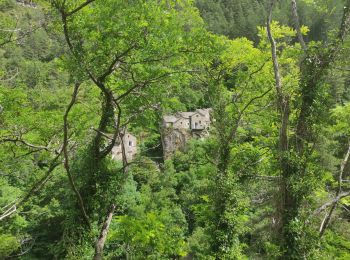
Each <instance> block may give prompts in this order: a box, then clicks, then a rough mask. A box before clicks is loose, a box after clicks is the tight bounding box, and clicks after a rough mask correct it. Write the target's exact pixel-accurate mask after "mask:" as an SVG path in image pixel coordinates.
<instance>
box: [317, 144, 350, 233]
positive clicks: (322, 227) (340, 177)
mask: <svg viewBox="0 0 350 260" xmlns="http://www.w3.org/2000/svg"><path fill="white" fill-rule="evenodd" d="M349 157H350V141H349V145H348V150H347V152H346V154H345V156H344V159H343V160H342V162H341V164H340V171H339V175H338V187H337V192H336V198H335V200H333V201H332V203H331V209H330V210H329V212H328V214H326V215H325V217H324V219H323V221H322V223H321V225H320V229H319V232H320V237H322V236H323V234H324V232H325V231H326V228H327V227H328V224H329V222H330V220H331V217H332V214H333V212H334V210H335V209H336V207H337V204H338V201H339V200H340V199H342V198H344V197H346V196H348V195H349V194H350V192H345V193H342V182H343V174H344V168H345V166H346V164H347V163H348V161H349Z"/></svg>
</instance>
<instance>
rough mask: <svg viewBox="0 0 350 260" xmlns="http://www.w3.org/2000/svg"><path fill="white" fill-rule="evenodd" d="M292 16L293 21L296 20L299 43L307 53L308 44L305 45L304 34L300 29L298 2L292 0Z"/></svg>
mask: <svg viewBox="0 0 350 260" xmlns="http://www.w3.org/2000/svg"><path fill="white" fill-rule="evenodd" d="M292 15H293V20H294V27H295V30H296V31H297V36H298V40H299V43H300V45H301V47H302V48H303V50H304V51H306V50H307V46H306V43H305V41H304V38H303V34H302V33H301V29H300V23H299V16H298V9H297V2H296V0H292Z"/></svg>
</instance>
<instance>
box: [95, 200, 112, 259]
mask: <svg viewBox="0 0 350 260" xmlns="http://www.w3.org/2000/svg"><path fill="white" fill-rule="evenodd" d="M114 211H115V205H114V204H113V205H112V206H111V209H110V211H109V212H108V215H107V217H106V220H105V222H104V223H103V226H102V229H101V233H100V236H99V238H98V239H97V241H96V243H95V255H94V260H102V259H103V248H104V246H105V242H106V238H107V234H108V230H109V225H110V224H111V222H112V217H113V214H114Z"/></svg>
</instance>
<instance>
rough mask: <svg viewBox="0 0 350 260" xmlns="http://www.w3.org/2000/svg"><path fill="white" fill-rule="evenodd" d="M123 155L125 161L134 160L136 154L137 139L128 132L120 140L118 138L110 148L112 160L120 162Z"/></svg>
mask: <svg viewBox="0 0 350 260" xmlns="http://www.w3.org/2000/svg"><path fill="white" fill-rule="evenodd" d="M123 153H125V158H126V160H127V161H131V160H133V159H134V158H135V155H136V153H137V139H136V137H135V136H133V135H132V134H130V133H129V132H127V131H126V132H125V133H124V134H123V137H122V138H118V139H117V140H116V143H115V145H114V147H113V148H112V159H114V160H118V161H122V160H123Z"/></svg>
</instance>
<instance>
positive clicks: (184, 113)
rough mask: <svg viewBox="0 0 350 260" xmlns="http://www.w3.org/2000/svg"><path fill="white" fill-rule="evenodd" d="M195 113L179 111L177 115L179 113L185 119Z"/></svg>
mask: <svg viewBox="0 0 350 260" xmlns="http://www.w3.org/2000/svg"><path fill="white" fill-rule="evenodd" d="M193 114H194V113H193V112H179V113H177V115H179V116H181V117H183V118H185V119H188V118H190V117H191V116H192V115H193Z"/></svg>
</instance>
